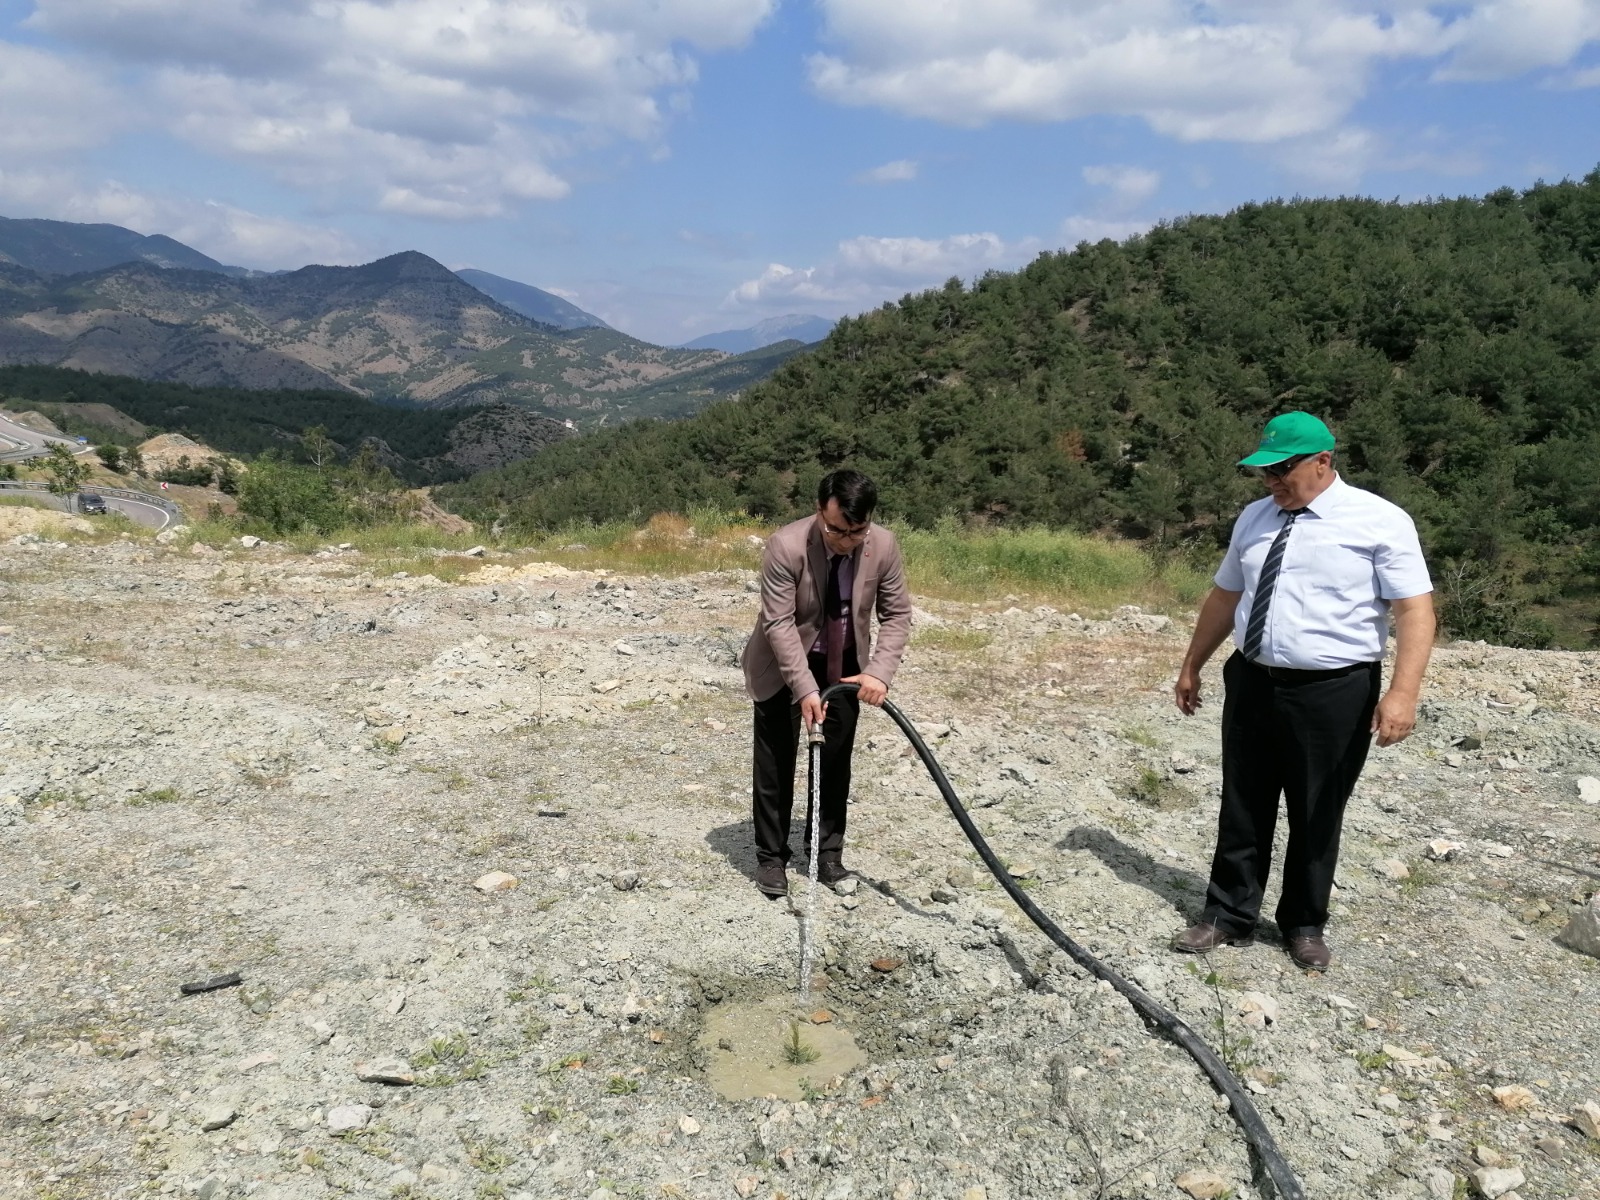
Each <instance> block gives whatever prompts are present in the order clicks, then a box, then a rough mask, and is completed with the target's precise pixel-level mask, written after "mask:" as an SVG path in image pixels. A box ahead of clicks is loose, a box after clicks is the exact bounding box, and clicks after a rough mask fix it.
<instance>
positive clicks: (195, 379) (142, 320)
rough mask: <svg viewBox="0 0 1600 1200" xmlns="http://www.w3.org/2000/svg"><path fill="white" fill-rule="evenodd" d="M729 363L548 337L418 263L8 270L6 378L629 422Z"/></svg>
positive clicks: (645, 347) (0, 336) (0, 349)
mask: <svg viewBox="0 0 1600 1200" xmlns="http://www.w3.org/2000/svg"><path fill="white" fill-rule="evenodd" d="M722 357H723V356H722V355H721V354H719V353H718V352H715V351H698V352H697V351H684V350H669V349H664V348H662V347H658V346H651V345H649V344H648V343H645V342H640V341H637V340H636V339H633V338H629V337H627V336H625V335H623V334H619V333H617V332H615V331H614V330H610V329H580V330H573V331H562V330H558V329H554V328H551V327H549V326H543V325H539V324H537V323H536V322H533V321H531V320H529V319H527V318H526V317H523V316H521V315H519V314H517V313H514V312H512V311H511V310H509V309H507V308H506V307H504V306H503V305H501V304H499V303H497V302H496V301H494V300H493V299H491V298H490V297H488V296H486V295H485V294H484V293H482V292H480V291H479V290H478V289H476V288H474V287H471V286H470V285H468V284H466V283H465V282H463V281H462V280H461V279H459V278H458V277H457V276H456V275H455V274H454V273H452V272H451V271H449V270H447V269H446V268H444V267H443V266H441V265H440V264H439V263H437V262H435V261H434V260H433V259H431V258H428V257H427V256H426V255H423V254H418V253H415V252H406V253H402V254H396V255H392V256H390V257H388V258H384V259H380V260H378V261H377V262H373V263H368V264H366V265H364V266H359V267H322V266H310V267H303V268H301V269H300V270H298V271H290V272H285V273H283V274H279V275H270V276H262V277H256V278H249V279H240V278H229V277H226V276H221V275H217V274H215V273H213V272H206V271H190V270H172V269H162V268H159V267H154V266H150V265H147V264H142V263H130V264H124V265H121V266H116V267H112V268H109V269H106V270H103V271H96V272H91V273H88V274H82V275H74V276H69V277H66V278H64V279H47V278H45V277H43V276H41V275H39V274H38V273H36V272H32V271H27V270H24V269H21V268H18V267H13V266H6V265H4V264H0V363H16V364H20V363H38V364H49V365H55V366H64V367H78V368H81V369H84V370H91V371H98V372H103V373H108V374H121V375H132V376H136V377H139V378H143V379H156V380H169V381H177V382H183V383H191V384H196V385H200V386H232V387H246V388H318V387H340V388H345V389H349V390H351V391H355V392H358V393H360V394H362V395H366V396H371V397H374V398H380V399H395V400H406V401H411V402H413V403H416V404H421V405H426V406H439V407H447V406H454V405H460V404H481V403H491V402H495V401H506V402H510V403H515V404H521V405H525V406H528V407H531V408H534V409H536V410H538V411H541V412H544V413H546V414H547V415H551V416H555V417H558V418H565V417H573V418H575V419H578V420H579V421H599V420H603V419H605V418H607V417H609V416H612V415H614V414H616V413H619V412H621V411H622V410H623V409H624V408H625V406H619V405H618V404H616V403H615V397H616V395H617V394H618V393H621V392H625V391H627V390H628V389H630V388H636V387H639V386H641V385H644V384H649V383H653V382H656V381H658V380H661V379H664V378H667V377H669V376H671V375H674V374H677V373H680V372H683V371H689V370H693V369H695V368H698V367H703V366H708V365H710V364H712V363H715V362H717V361H719V360H720V359H721V358H722Z"/></svg>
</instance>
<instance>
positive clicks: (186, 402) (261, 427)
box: [0, 366, 475, 482]
mask: <svg viewBox="0 0 1600 1200" xmlns="http://www.w3.org/2000/svg"><path fill="white" fill-rule="evenodd" d="M0 398H5V399H6V402H7V403H8V404H9V405H11V406H12V407H15V408H30V407H32V408H38V409H39V411H41V412H42V413H43V414H44V415H45V416H47V417H50V418H51V420H53V421H55V422H56V424H57V425H58V426H60V427H61V428H62V429H64V430H65V431H66V432H68V433H72V434H81V435H82V436H85V437H90V438H92V439H93V440H94V441H95V442H97V443H110V444H117V445H123V446H127V445H131V444H133V443H134V442H136V441H138V440H139V439H138V438H135V437H131V436H129V435H128V434H126V433H122V432H119V431H118V430H117V429H115V428H111V427H107V426H103V425H98V424H96V423H94V422H93V421H91V420H87V419H85V418H84V417H83V416H81V415H78V414H75V413H74V412H73V411H72V410H70V409H67V410H63V409H61V408H60V407H59V406H61V405H71V404H80V403H81V404H95V403H98V404H108V405H110V406H111V407H113V408H115V409H117V410H118V411H119V412H122V413H125V414H126V415H128V416H130V417H132V418H133V419H134V420H135V421H138V422H139V423H141V424H143V425H145V426H147V427H148V434H147V436H148V435H150V434H156V433H182V434H184V435H185V436H187V437H191V438H194V439H195V440H196V441H200V442H205V443H206V444H207V445H209V446H212V447H215V448H216V449H218V450H223V451H226V452H227V453H229V454H234V455H242V456H246V457H252V456H254V455H257V454H263V453H266V452H268V451H277V452H280V453H283V454H289V455H294V456H298V457H304V455H303V454H302V453H301V452H300V450H299V449H298V448H297V443H298V441H299V438H300V434H301V431H302V430H304V429H306V428H307V427H311V426H316V427H319V428H320V429H321V430H322V431H323V433H324V434H325V435H326V436H327V437H328V438H330V439H331V440H332V441H333V442H334V443H335V444H337V445H338V446H340V447H343V449H344V452H345V456H346V457H347V458H353V457H354V456H355V455H356V454H357V453H358V452H359V447H360V445H361V443H362V442H363V441H364V440H366V439H367V438H379V439H381V440H382V441H383V442H384V443H385V444H387V445H388V447H389V448H390V449H391V450H392V451H393V452H394V455H395V456H396V459H395V460H394V462H393V465H394V466H395V467H396V468H397V469H399V470H400V471H401V472H402V473H403V474H405V475H406V476H407V477H408V478H409V479H411V480H412V482H428V481H433V480H438V479H446V478H455V477H458V476H459V475H460V474H461V472H459V471H457V470H455V469H454V468H453V467H452V466H451V465H450V464H448V463H441V462H438V461H435V462H433V463H430V464H428V465H426V466H424V465H423V462H422V460H424V459H435V460H437V458H438V456H439V455H442V454H444V453H445V452H446V451H447V450H448V449H449V434H450V430H452V429H453V428H455V426H456V425H457V424H458V423H460V422H461V421H462V420H464V419H466V417H467V416H469V415H470V414H471V413H472V412H474V411H475V410H474V409H471V408H459V409H437V410H427V409H417V408H407V407H401V406H398V405H389V404H379V403H377V402H375V401H372V400H368V399H366V398H364V397H362V396H357V395H354V394H353V393H351V392H342V391H335V390H331V389H325V390H296V389H290V388H277V389H261V390H255V389H247V388H229V387H195V386H191V385H189V384H184V383H168V382H163V381H160V380H147V379H131V378H127V377H125V376H119V375H99V374H94V373H91V372H88V371H77V370H71V369H68V368H63V367H38V366H9V367H0ZM402 460H403V461H402Z"/></svg>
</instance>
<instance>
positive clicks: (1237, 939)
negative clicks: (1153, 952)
mask: <svg viewBox="0 0 1600 1200" xmlns="http://www.w3.org/2000/svg"><path fill="white" fill-rule="evenodd" d="M1253 941H1255V934H1253V933H1229V932H1228V931H1227V930H1226V929H1219V928H1217V927H1216V926H1215V925H1213V924H1212V923H1211V922H1210V921H1200V922H1198V923H1196V924H1194V925H1191V926H1189V928H1187V929H1185V930H1184V931H1183V932H1182V933H1180V934H1179V935H1178V936H1177V937H1176V938H1175V939H1174V940H1173V943H1172V948H1173V949H1174V950H1176V951H1178V952H1179V953H1181V954H1209V953H1210V952H1211V951H1213V950H1215V949H1216V948H1217V947H1218V946H1248V945H1249V944H1250V943H1251V942H1253Z"/></svg>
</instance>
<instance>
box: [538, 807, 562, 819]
mask: <svg viewBox="0 0 1600 1200" xmlns="http://www.w3.org/2000/svg"><path fill="white" fill-rule="evenodd" d="M539 815H540V816H541V817H564V816H566V815H567V814H566V811H565V810H564V809H559V808H541V809H540V810H539Z"/></svg>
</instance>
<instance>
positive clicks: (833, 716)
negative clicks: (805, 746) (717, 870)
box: [750, 653, 861, 863]
mask: <svg viewBox="0 0 1600 1200" xmlns="http://www.w3.org/2000/svg"><path fill="white" fill-rule="evenodd" d="M819 660H821V661H819ZM859 670H860V668H859V667H858V666H857V665H856V657H855V654H854V653H847V654H846V655H845V659H844V673H845V674H846V675H854V674H856V673H857V672H858V671H859ZM826 671H827V662H826V661H825V660H822V656H821V655H817V654H813V655H812V656H811V673H812V674H813V675H815V676H816V677H817V678H818V679H822V678H824V677H825V673H826ZM860 713H861V701H859V700H857V699H856V697H855V696H853V695H852V696H835V697H834V698H833V699H831V700H829V701H828V716H827V718H826V719H825V720H824V721H823V723H822V734H823V738H824V741H823V745H822V812H821V814H820V824H819V828H818V832H819V834H820V835H821V841H820V843H819V844H818V846H817V858H818V860H819V861H826V860H831V861H833V862H838V861H840V860H841V858H842V857H843V855H844V826H845V817H846V811H847V807H848V805H847V801H848V799H849V796H850V756H851V754H852V752H853V751H854V749H855V744H856V718H857V717H858V716H859V715H860ZM799 741H800V704H799V702H798V701H796V700H795V698H794V697H793V696H792V695H791V694H790V692H789V689H788V688H782V689H780V690H779V692H778V694H777V695H775V696H772V697H770V698H769V699H766V700H759V701H757V702H756V706H755V770H754V773H753V777H752V779H751V787H750V801H751V804H750V807H751V817H752V820H753V822H754V824H755V831H756V861H757V862H759V863H774V862H776V863H786V862H788V861H789V818H790V814H791V812H792V811H793V809H794V768H795V760H796V758H797V756H798V749H797V746H798V743H799ZM805 836H806V840H807V841H809V840H810V838H811V804H810V799H809V797H808V798H807V802H806V833H805Z"/></svg>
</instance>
